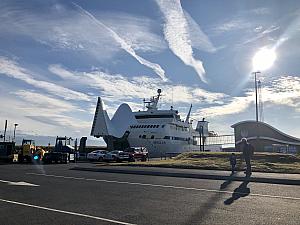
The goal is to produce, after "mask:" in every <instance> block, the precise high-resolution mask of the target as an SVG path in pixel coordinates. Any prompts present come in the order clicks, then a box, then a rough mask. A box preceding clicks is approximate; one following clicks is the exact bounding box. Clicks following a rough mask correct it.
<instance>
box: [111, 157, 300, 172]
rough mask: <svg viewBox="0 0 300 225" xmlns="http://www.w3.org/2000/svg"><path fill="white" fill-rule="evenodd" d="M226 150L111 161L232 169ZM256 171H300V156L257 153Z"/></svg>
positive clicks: (240, 167) (239, 161)
mask: <svg viewBox="0 0 300 225" xmlns="http://www.w3.org/2000/svg"><path fill="white" fill-rule="evenodd" d="M230 154H231V153H225V152H186V153H182V154H180V155H178V156H176V157H174V158H172V159H167V160H151V161H147V162H130V163H111V164H108V165H118V166H146V167H165V168H182V169H211V170H231V168H230V163H229V156H230ZM244 167H245V163H244V161H243V158H242V155H241V154H240V153H237V170H244ZM252 170H253V171H254V172H271V173H272V172H274V173H300V156H299V155H289V154H279V153H255V154H254V156H253V158H252Z"/></svg>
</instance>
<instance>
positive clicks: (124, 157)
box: [104, 150, 130, 162]
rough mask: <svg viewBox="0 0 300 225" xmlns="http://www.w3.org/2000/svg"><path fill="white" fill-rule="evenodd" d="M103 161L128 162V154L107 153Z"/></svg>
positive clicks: (119, 152)
mask: <svg viewBox="0 0 300 225" xmlns="http://www.w3.org/2000/svg"><path fill="white" fill-rule="evenodd" d="M104 161H106V162H110V161H116V162H122V161H128V162H129V161H130V159H129V154H128V153H127V152H123V151H118V150H114V151H111V152H108V153H107V154H106V155H105V156H104Z"/></svg>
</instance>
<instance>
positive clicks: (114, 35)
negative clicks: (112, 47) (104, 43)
mask: <svg viewBox="0 0 300 225" xmlns="http://www.w3.org/2000/svg"><path fill="white" fill-rule="evenodd" d="M73 4H74V5H75V6H76V7H77V9H78V10H79V11H80V12H81V14H82V15H85V16H87V17H88V18H90V19H91V21H93V22H94V24H96V25H97V27H101V28H103V27H104V28H105V29H106V30H107V31H108V32H109V33H110V35H111V36H112V38H113V39H114V41H116V42H117V43H118V44H119V45H120V47H121V48H122V49H123V50H125V51H126V52H127V53H128V54H130V55H131V56H132V57H134V58H135V59H136V60H137V61H138V62H139V63H141V64H142V65H144V66H146V67H149V68H150V69H152V70H153V71H154V72H155V73H156V74H157V75H158V76H160V78H161V79H162V80H164V81H166V80H167V77H166V75H165V71H164V70H163V69H162V68H161V66H160V65H159V64H157V63H152V62H150V61H148V60H146V59H144V58H143V57H141V56H139V55H137V54H136V52H135V50H134V49H133V48H132V46H131V45H130V44H128V43H127V42H126V41H125V40H124V39H123V38H122V37H120V36H119V35H118V34H117V33H116V32H115V31H114V30H112V29H111V28H109V27H108V26H106V25H105V24H104V23H102V22H100V21H99V20H98V19H96V18H95V17H94V16H93V15H92V14H91V13H89V12H88V11H86V10H84V9H83V8H82V7H80V6H79V5H77V4H75V3H73Z"/></svg>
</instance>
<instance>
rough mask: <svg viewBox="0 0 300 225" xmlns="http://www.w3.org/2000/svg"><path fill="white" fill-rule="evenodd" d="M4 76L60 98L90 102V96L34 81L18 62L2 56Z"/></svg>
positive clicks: (0, 64)
mask: <svg viewBox="0 0 300 225" xmlns="http://www.w3.org/2000/svg"><path fill="white" fill-rule="evenodd" d="M1 74H3V75H5V76H8V77H12V78H14V79H18V80H22V81H24V82H26V83H27V84H30V85H32V86H33V87H36V88H40V89H42V90H44V91H47V92H48V93H51V94H53V95H56V96H60V97H62V98H64V99H74V100H84V101H89V100H90V96H88V95H86V94H84V93H81V92H78V91H73V90H71V89H68V88H65V87H62V86H59V85H57V84H54V83H50V82H47V81H43V80H37V79H34V77H33V76H32V72H30V71H28V70H26V69H25V68H23V67H21V66H19V65H18V63H17V62H15V61H13V60H9V59H7V58H5V57H1V56H0V75H1Z"/></svg>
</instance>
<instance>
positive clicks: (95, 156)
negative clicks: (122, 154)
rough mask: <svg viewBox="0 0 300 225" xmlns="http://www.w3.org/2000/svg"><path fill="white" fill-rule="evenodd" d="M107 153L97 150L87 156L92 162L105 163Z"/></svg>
mask: <svg viewBox="0 0 300 225" xmlns="http://www.w3.org/2000/svg"><path fill="white" fill-rule="evenodd" d="M106 154H107V151H105V150H95V151H92V152H90V153H88V154H87V159H88V160H90V161H103V160H104V157H105V155H106Z"/></svg>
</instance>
